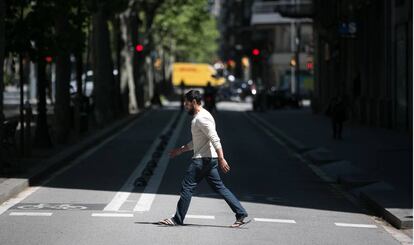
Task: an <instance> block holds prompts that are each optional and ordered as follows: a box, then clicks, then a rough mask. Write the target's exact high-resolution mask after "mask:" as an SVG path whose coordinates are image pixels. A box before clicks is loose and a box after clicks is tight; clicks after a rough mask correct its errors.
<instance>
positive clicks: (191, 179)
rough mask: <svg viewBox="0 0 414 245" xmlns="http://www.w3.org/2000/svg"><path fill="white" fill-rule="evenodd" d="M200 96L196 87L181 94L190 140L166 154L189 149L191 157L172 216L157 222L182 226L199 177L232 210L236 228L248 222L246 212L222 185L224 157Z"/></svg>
mask: <svg viewBox="0 0 414 245" xmlns="http://www.w3.org/2000/svg"><path fill="white" fill-rule="evenodd" d="M201 99H202V96H201V94H200V92H199V91H197V90H190V91H189V92H188V93H186V94H185V103H184V105H185V109H186V111H187V112H188V114H190V115H191V116H193V119H192V121H191V134H192V141H190V142H189V143H188V144H186V145H183V146H181V147H179V148H175V149H172V150H171V151H170V152H169V155H170V157H171V158H174V157H176V156H178V155H180V154H182V153H184V152H187V151H193V157H192V159H191V163H190V165H189V166H188V169H187V172H186V174H185V176H184V179H183V181H182V187H181V191H180V200H179V201H178V204H177V210H176V213H175V215H174V217H172V218H167V219H163V220H161V221H159V224H161V225H167V226H176V225H183V224H184V219H185V216H186V214H187V211H188V208H189V206H190V202H191V197H192V195H193V193H194V190H195V188H196V187H197V185H198V184H199V183H200V181H201V180H203V179H206V181H207V183H208V184H209V186H210V187H211V188H212V189H213V190H214V191H215V192H216V193H218V194H220V195H221V196H222V197H223V198H224V200H225V201H226V202H227V204H228V205H229V206H230V208H231V210H232V211H233V212H234V213H235V215H236V221H235V222H234V224H233V225H231V227H234V228H236V227H240V226H242V225H244V224H247V223H248V222H249V221H245V218H246V217H247V216H248V214H247V212H246V210H245V209H244V208H243V207H242V205H241V203H240V201H239V200H238V199H237V198H236V197H235V196H234V195H233V193H232V192H231V191H230V190H229V189H228V188H227V187H226V186H224V184H223V182H222V180H221V177H220V174H219V171H218V168H220V170H221V171H222V172H223V173H227V172H229V171H230V166H229V164H228V163H227V161H226V160H225V158H224V153H223V148H222V145H221V143H220V138H219V136H218V135H217V131H216V124H215V121H214V118H213V116H212V115H211V114H210V113H209V112H208V111H207V110H206V109H204V108H203V107H202V106H201Z"/></svg>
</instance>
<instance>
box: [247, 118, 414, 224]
mask: <svg viewBox="0 0 414 245" xmlns="http://www.w3.org/2000/svg"><path fill="white" fill-rule="evenodd" d="M247 114H248V115H249V116H251V117H252V118H254V119H255V120H256V121H258V122H259V123H260V124H261V125H262V126H264V127H265V128H266V129H268V130H270V131H271V132H272V133H273V134H274V135H275V136H277V137H278V138H279V139H280V140H281V141H283V143H285V144H286V145H287V146H288V147H289V148H291V149H292V150H294V151H295V152H296V153H298V154H299V155H301V156H303V157H304V158H305V159H307V160H308V161H310V162H311V163H313V164H315V167H316V168H317V169H318V171H321V172H323V174H324V175H328V176H330V177H332V178H334V180H335V181H336V182H337V183H339V184H341V185H342V184H343V183H342V182H343V181H344V179H343V178H346V176H347V175H345V176H344V175H343V174H341V173H338V172H337V171H334V170H333V169H332V168H330V167H331V166H333V165H335V164H336V165H338V164H339V165H349V166H350V164H348V162H347V161H344V160H342V161H341V160H340V159H336V158H335V156H333V155H332V154H331V152H329V151H327V150H326V149H323V148H313V149H312V148H310V147H307V146H305V145H303V144H302V143H301V142H299V141H297V140H295V139H293V138H291V137H289V136H287V135H286V134H285V133H283V132H282V130H280V129H278V128H276V127H275V126H274V125H271V124H270V123H268V122H267V121H265V119H263V118H260V117H259V116H257V115H255V114H254V113H247ZM328 153H330V154H328ZM341 167H342V168H343V167H344V166H341ZM347 171H348V172H349V173H358V172H359V169H356V168H353V169H348V170H347ZM349 173H348V174H349ZM360 175H361V174H360ZM364 176H365V175H364ZM365 179H367V178H366V176H365ZM361 183H362V182H361ZM381 183H383V182H376V183H372V182H369V181H368V182H366V183H363V184H361V185H362V187H359V188H364V186H366V187H368V186H371V185H378V184H381ZM384 185H388V184H386V183H384ZM344 187H346V185H345V186H344ZM380 187H382V186H381V185H380ZM390 187H391V186H390ZM359 188H357V189H354V190H351V191H350V192H351V194H353V195H355V196H356V197H358V198H359V200H360V201H362V202H364V203H365V204H368V206H369V207H370V208H371V210H372V211H374V212H375V213H377V214H378V215H379V216H381V217H383V218H384V219H385V220H387V221H388V222H389V223H390V224H391V225H393V226H394V227H396V228H398V229H404V228H412V227H413V220H412V219H413V217H412V203H411V209H401V208H399V209H398V208H387V205H384V203H387V202H386V200H383V199H381V198H379V197H378V196H377V195H376V196H374V195H372V196H371V195H370V194H367V193H362V192H358V191H357V190H358V189H359ZM391 188H392V187H391ZM378 191H381V192H386V191H388V189H386V188H381V189H379V190H378ZM355 193H357V194H355ZM403 197H404V196H403ZM400 199H404V198H400ZM394 204H395V203H394ZM400 205H401V204H400Z"/></svg>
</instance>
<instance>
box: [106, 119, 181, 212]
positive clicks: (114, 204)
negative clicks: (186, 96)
mask: <svg viewBox="0 0 414 245" xmlns="http://www.w3.org/2000/svg"><path fill="white" fill-rule="evenodd" d="M175 117H176V114H174V116H172V118H171V120H170V122H169V123H168V124H167V125H166V126H165V128H164V129H163V131H162V132H161V134H160V135H159V136H161V135H163V134H164V133H166V132H167V131H168V129H169V127H170V126H171V124H172V123H173V121H174V118H175ZM159 136H157V140H155V141H154V142H153V143H152V145H151V147H150V148H149V150H148V151H147V153H146V154H145V156H144V157H143V158H142V159H141V161H140V162H139V164H138V165H137V167H136V168H135V170H134V171H133V172H132V174H131V175H130V176H129V178H128V179H127V180H126V181H125V183H124V185H123V186H122V187H121V189H120V190H119V192H117V193H116V194H115V196H114V198H112V200H111V202H110V203H109V204H108V205H107V206H106V207H105V208H104V210H103V211H112V212H116V211H119V209H120V208H121V206H122V205H123V204H124V203H125V202H126V201H127V199H128V197H129V196H130V195H131V192H132V190H133V189H134V188H135V186H134V181H135V179H136V178H138V177H139V176H140V175H141V172H142V170H144V168H145V166H146V163H147V162H148V161H149V160H151V156H152V153H153V152H154V150H155V149H156V147H157V146H158V144H159V143H160V141H161V140H160V137H159Z"/></svg>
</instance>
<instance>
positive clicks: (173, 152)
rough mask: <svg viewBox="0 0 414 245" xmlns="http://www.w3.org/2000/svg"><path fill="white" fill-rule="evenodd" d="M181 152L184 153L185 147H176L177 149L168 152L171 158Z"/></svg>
mask: <svg viewBox="0 0 414 245" xmlns="http://www.w3.org/2000/svg"><path fill="white" fill-rule="evenodd" d="M181 153H183V148H175V149H172V150H171V151H170V152H169V153H168V155H169V156H170V157H171V158H174V157H176V156H179V155H181Z"/></svg>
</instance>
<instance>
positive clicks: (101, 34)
mask: <svg viewBox="0 0 414 245" xmlns="http://www.w3.org/2000/svg"><path fill="white" fill-rule="evenodd" d="M92 23H93V34H92V35H93V41H92V43H93V45H92V46H93V51H92V54H93V74H94V80H93V82H94V103H95V117H96V121H97V123H98V126H103V125H104V124H105V123H107V122H109V121H112V120H113V119H114V115H115V112H114V107H115V106H114V102H113V101H114V98H113V97H111V96H112V91H114V77H113V73H112V70H113V64H112V57H111V47H110V39H109V31H108V24H107V19H106V17H105V13H104V12H103V8H102V6H100V7H99V9H98V12H97V13H95V14H94V15H93V17H92Z"/></svg>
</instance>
